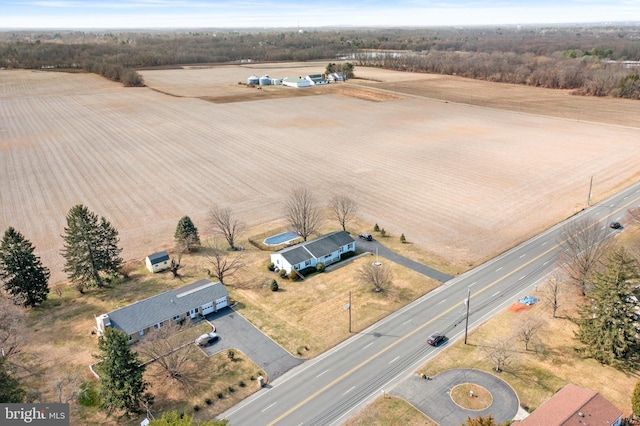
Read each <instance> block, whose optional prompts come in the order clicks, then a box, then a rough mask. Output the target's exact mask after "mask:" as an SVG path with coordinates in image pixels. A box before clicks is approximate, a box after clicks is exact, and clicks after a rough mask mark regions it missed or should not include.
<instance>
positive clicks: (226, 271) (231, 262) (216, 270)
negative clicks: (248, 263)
mask: <svg viewBox="0 0 640 426" xmlns="http://www.w3.org/2000/svg"><path fill="white" fill-rule="evenodd" d="M206 258H207V260H208V261H209V263H210V264H211V269H210V270H209V275H210V276H213V277H215V278H216V279H217V280H218V281H220V283H222V284H224V283H225V282H224V280H225V279H226V278H229V277H230V276H232V275H233V274H235V273H236V272H238V270H240V269H242V268H243V267H244V263H243V262H242V254H241V252H236V254H233V255H232V254H231V253H230V252H229V251H227V250H224V249H221V248H220V247H219V245H218V243H217V241H216V240H214V241H213V243H212V244H209V246H208V248H207V254H206Z"/></svg>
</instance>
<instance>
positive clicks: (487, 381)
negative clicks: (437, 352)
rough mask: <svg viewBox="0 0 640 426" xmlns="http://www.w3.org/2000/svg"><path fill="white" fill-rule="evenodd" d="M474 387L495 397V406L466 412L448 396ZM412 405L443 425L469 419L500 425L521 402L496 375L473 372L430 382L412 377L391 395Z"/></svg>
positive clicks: (461, 371) (451, 372)
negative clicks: (457, 388)
mask: <svg viewBox="0 0 640 426" xmlns="http://www.w3.org/2000/svg"><path fill="white" fill-rule="evenodd" d="M463 383H475V384H477V385H479V386H482V387H484V388H485V389H487V390H488V391H489V392H491V395H492V396H493V403H492V404H491V405H490V406H489V407H488V408H486V409H484V410H466V409H464V408H462V407H460V406H459V405H457V404H456V403H454V402H453V400H452V399H451V396H450V395H449V393H450V392H451V389H453V387H454V386H456V385H459V384H463ZM390 393H391V394H392V395H395V396H398V397H400V398H403V399H405V400H407V401H409V402H410V403H411V404H412V405H413V406H414V407H416V408H417V409H418V410H420V411H422V412H423V413H424V414H426V415H427V416H429V417H430V418H431V419H432V420H433V421H435V422H436V423H438V424H441V425H459V424H463V423H465V422H466V421H467V417H471V418H474V417H478V416H483V417H486V416H488V415H489V414H491V417H493V419H494V420H495V422H496V423H498V424H500V423H503V422H506V421H507V420H512V419H513V418H514V417H515V416H516V414H517V413H518V407H519V405H520V401H519V400H518V395H516V393H515V391H514V390H513V389H512V388H511V386H509V385H508V384H507V383H506V382H505V381H503V380H502V379H500V378H498V377H496V376H494V375H493V374H489V373H485V372H484V371H480V370H473V369H455V370H448V371H445V372H443V373H440V374H438V375H437V376H435V377H432V378H431V380H426V379H422V378H420V377H419V376H417V375H413V376H411V377H409V378H408V379H405V380H403V381H402V382H401V383H399V384H398V385H397V386H396V387H395V388H394V389H393V390H392V391H391V392H390Z"/></svg>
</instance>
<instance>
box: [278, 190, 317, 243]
mask: <svg viewBox="0 0 640 426" xmlns="http://www.w3.org/2000/svg"><path fill="white" fill-rule="evenodd" d="M286 216H287V219H288V220H289V225H291V227H292V228H293V230H294V231H296V232H297V233H298V234H299V235H300V236H301V237H302V239H303V240H304V241H307V238H309V236H310V235H311V234H313V233H315V232H316V231H317V230H318V228H319V227H320V224H321V223H322V214H321V213H320V209H318V207H317V206H316V200H315V198H314V197H313V195H312V194H311V192H309V190H308V189H307V188H304V187H301V188H296V189H294V190H293V191H291V194H290V195H289V199H288V200H287V203H286Z"/></svg>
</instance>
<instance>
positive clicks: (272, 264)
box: [267, 262, 276, 272]
mask: <svg viewBox="0 0 640 426" xmlns="http://www.w3.org/2000/svg"><path fill="white" fill-rule="evenodd" d="M267 268H268V269H269V270H270V271H271V272H273V271H275V270H276V265H275V264H274V263H273V262H271V263H269V264H268V265H267Z"/></svg>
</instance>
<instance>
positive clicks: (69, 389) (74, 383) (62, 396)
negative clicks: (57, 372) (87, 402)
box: [53, 374, 80, 404]
mask: <svg viewBox="0 0 640 426" xmlns="http://www.w3.org/2000/svg"><path fill="white" fill-rule="evenodd" d="M53 388H54V390H55V392H56V393H57V394H58V402H59V403H61V404H68V403H69V402H71V401H73V400H74V399H76V398H77V396H78V395H79V394H80V376H79V375H78V374H65V375H63V376H62V377H59V378H58V379H56V381H55V382H53Z"/></svg>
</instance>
